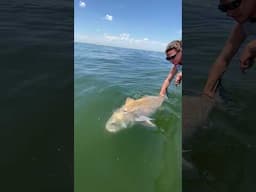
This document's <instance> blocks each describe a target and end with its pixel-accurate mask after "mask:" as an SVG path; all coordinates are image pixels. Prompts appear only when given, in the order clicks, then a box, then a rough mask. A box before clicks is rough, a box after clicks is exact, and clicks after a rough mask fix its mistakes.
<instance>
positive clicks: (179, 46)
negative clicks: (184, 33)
mask: <svg viewBox="0 0 256 192" xmlns="http://www.w3.org/2000/svg"><path fill="white" fill-rule="evenodd" d="M171 49H176V50H177V51H181V50H182V41H180V40H174V41H172V42H170V43H168V45H167V46H166V49H165V53H167V52H168V51H170V50H171Z"/></svg>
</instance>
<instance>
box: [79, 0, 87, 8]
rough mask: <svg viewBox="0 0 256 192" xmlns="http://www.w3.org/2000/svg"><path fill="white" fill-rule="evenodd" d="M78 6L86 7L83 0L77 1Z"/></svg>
mask: <svg viewBox="0 0 256 192" xmlns="http://www.w3.org/2000/svg"><path fill="white" fill-rule="evenodd" d="M79 6H80V7H82V8H84V7H86V3H85V2H84V1H81V0H80V1H79Z"/></svg>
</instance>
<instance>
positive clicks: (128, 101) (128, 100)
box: [125, 97, 134, 105]
mask: <svg viewBox="0 0 256 192" xmlns="http://www.w3.org/2000/svg"><path fill="white" fill-rule="evenodd" d="M133 101H134V99H132V98H130V97H127V98H126V101H125V105H129V103H131V102H133Z"/></svg>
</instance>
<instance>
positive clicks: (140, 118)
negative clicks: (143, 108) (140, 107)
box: [136, 116, 156, 127]
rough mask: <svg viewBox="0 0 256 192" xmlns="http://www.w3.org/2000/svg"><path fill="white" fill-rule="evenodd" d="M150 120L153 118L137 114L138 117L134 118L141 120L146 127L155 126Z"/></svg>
mask: <svg viewBox="0 0 256 192" xmlns="http://www.w3.org/2000/svg"><path fill="white" fill-rule="evenodd" d="M152 120H153V119H151V118H149V117H146V116H139V117H138V118H136V121H139V122H142V123H143V124H144V125H146V126H148V127H156V125H155V124H154V123H152Z"/></svg>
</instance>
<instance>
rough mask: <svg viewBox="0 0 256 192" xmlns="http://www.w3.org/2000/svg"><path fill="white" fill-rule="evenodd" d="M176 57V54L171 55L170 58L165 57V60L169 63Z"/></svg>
mask: <svg viewBox="0 0 256 192" xmlns="http://www.w3.org/2000/svg"><path fill="white" fill-rule="evenodd" d="M176 55H177V53H176V54H175V55H172V56H167V57H166V60H167V61H170V60H172V59H174V58H175V57H176Z"/></svg>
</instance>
